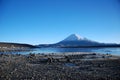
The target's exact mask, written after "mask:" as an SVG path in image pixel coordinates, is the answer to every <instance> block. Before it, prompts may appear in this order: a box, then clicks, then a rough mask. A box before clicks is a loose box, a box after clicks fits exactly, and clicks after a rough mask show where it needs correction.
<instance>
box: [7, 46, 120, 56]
mask: <svg viewBox="0 0 120 80" xmlns="http://www.w3.org/2000/svg"><path fill="white" fill-rule="evenodd" d="M60 52H97V53H102V54H106V53H107V54H113V55H120V47H118V48H35V49H33V50H29V51H25V52H23V51H20V52H5V53H10V54H29V53H40V54H41V53H44V54H48V53H60Z"/></svg>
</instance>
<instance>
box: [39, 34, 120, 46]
mask: <svg viewBox="0 0 120 80" xmlns="http://www.w3.org/2000/svg"><path fill="white" fill-rule="evenodd" d="M105 46H106V47H111V46H120V45H117V44H107V43H99V42H96V41H93V40H90V39H87V38H85V37H81V36H79V35H77V34H71V35H70V36H68V37H67V38H65V39H64V40H62V41H60V42H58V43H55V44H47V45H46V44H43V45H39V47H105Z"/></svg>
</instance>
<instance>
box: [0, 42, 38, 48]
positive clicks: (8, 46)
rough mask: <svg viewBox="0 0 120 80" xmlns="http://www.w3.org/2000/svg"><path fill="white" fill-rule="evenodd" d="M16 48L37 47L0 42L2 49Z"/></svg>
mask: <svg viewBox="0 0 120 80" xmlns="http://www.w3.org/2000/svg"><path fill="white" fill-rule="evenodd" d="M15 47H24V48H35V47H36V46H33V45H30V44H21V43H9V42H0V48H15Z"/></svg>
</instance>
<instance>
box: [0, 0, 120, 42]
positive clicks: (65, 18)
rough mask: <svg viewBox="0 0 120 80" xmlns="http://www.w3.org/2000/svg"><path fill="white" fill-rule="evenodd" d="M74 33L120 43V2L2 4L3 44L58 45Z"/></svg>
mask: <svg viewBox="0 0 120 80" xmlns="http://www.w3.org/2000/svg"><path fill="white" fill-rule="evenodd" d="M73 33H77V34H79V35H81V36H83V37H87V38H89V39H91V40H95V41H99V42H108V43H109V42H112V43H120V0H0V42H3V41H4V42H18V43H29V44H43V43H56V42H58V41H60V40H63V39H64V38H66V37H67V36H69V35H70V34H73Z"/></svg>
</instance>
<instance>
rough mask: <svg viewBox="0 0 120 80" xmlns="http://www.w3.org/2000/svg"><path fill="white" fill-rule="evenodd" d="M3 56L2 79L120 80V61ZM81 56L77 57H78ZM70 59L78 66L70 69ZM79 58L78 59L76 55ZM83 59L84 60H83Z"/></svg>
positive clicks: (1, 57) (50, 56) (0, 56)
mask: <svg viewBox="0 0 120 80" xmlns="http://www.w3.org/2000/svg"><path fill="white" fill-rule="evenodd" d="M31 56H32V57H31ZM56 56H57V57H58V56H59V55H54V56H53V57H52V55H46V56H44V55H40V54H36V55H35V54H32V53H31V54H29V55H20V54H19V55H18V54H1V55H0V80H25V79H26V80H119V79H120V59H119V58H118V59H112V58H111V59H102V60H101V59H100V60H95V59H94V60H79V61H78V60H77V59H76V60H74V61H72V58H70V57H69V55H68V56H67V57H66V56H62V57H61V58H57V59H56V58H55V57H56ZM78 56H79V55H77V57H78ZM68 57H69V60H70V61H71V62H69V63H70V64H75V65H74V66H66V65H65V64H66V63H67V61H68ZM73 57H75V56H73ZM79 59H80V58H79Z"/></svg>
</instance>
